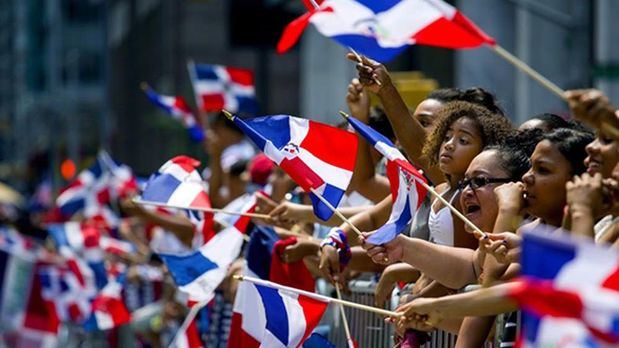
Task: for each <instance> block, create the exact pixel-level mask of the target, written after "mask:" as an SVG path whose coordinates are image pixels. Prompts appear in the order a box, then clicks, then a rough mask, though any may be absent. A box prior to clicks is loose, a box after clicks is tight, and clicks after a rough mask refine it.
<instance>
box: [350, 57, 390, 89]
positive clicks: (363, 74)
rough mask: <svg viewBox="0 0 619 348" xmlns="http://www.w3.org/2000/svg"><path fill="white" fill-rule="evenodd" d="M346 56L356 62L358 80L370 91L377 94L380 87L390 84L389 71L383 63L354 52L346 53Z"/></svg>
mask: <svg viewBox="0 0 619 348" xmlns="http://www.w3.org/2000/svg"><path fill="white" fill-rule="evenodd" d="M346 58H348V59H349V60H351V61H353V62H355V63H357V73H358V74H359V82H361V84H363V85H364V86H366V87H367V88H368V90H369V91H370V92H372V93H377V94H378V93H379V92H380V91H381V89H382V88H384V87H385V86H387V85H390V84H391V78H390V77H389V72H388V71H387V68H385V66H384V65H382V64H380V63H378V62H376V61H374V60H372V59H369V58H367V57H364V56H358V55H356V54H354V53H348V55H346ZM359 59H361V61H359Z"/></svg>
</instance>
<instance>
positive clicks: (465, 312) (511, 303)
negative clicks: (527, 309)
mask: <svg viewBox="0 0 619 348" xmlns="http://www.w3.org/2000/svg"><path fill="white" fill-rule="evenodd" d="M515 286H517V284H516V283H506V284H500V285H496V286H493V287H490V288H484V289H479V290H475V291H471V292H465V293H461V294H456V295H450V296H445V297H441V298H437V299H436V300H435V301H434V302H433V303H432V308H433V309H435V310H436V311H438V312H439V313H440V314H441V316H442V317H444V318H464V317H483V316H490V315H498V314H501V313H508V312H513V311H516V310H518V303H517V302H516V301H515V300H513V299H511V298H509V297H508V296H507V294H508V293H509V291H510V290H511V289H512V288H513V287H515Z"/></svg>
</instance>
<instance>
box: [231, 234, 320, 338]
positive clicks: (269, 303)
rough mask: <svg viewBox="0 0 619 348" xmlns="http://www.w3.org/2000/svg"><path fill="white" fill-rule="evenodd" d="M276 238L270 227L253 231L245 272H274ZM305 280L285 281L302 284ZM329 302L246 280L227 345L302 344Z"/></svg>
mask: <svg viewBox="0 0 619 348" xmlns="http://www.w3.org/2000/svg"><path fill="white" fill-rule="evenodd" d="M277 240H278V237H277V234H276V233H275V232H274V231H273V230H271V229H269V228H263V227H259V228H256V230H254V231H253V232H252V234H251V239H250V241H249V246H248V247H247V255H246V258H245V260H246V264H245V266H244V270H243V274H244V275H246V276H251V277H254V278H259V279H265V280H266V279H269V278H272V277H273V276H274V275H273V274H270V273H271V271H274V269H272V268H270V266H271V264H272V263H273V262H276V261H278V260H279V257H278V255H277V253H276V251H274V250H275V249H276V241H277ZM280 262H281V261H280ZM308 276H309V273H308ZM309 278H310V279H309V280H311V276H309ZM296 279H297V281H298V279H299V278H296ZM291 281H292V280H291ZM304 283H307V282H306V281H301V282H300V283H298V284H294V283H288V284H286V285H288V286H291V287H302V284H304ZM297 285H299V286H297ZM327 305H328V303H327V302H323V301H321V300H318V299H315V298H311V297H308V296H303V295H298V294H293V293H290V292H286V291H283V290H277V289H274V288H271V287H267V286H263V285H258V284H254V283H250V282H247V281H243V282H241V283H239V286H238V290H237V293H236V299H235V301H234V309H233V311H234V312H233V314H232V324H231V327H230V336H229V339H228V348H246V347H269V348H271V347H300V346H301V345H302V344H303V342H304V341H305V339H307V338H308V337H309V335H310V334H311V333H312V331H313V330H314V328H315V327H316V325H318V322H319V321H320V318H321V317H322V315H323V313H324V311H325V309H326V308H327Z"/></svg>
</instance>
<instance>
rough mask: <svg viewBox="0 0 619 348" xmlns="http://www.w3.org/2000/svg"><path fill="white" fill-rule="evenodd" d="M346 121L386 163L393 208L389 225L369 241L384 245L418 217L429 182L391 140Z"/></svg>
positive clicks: (378, 231)
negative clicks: (425, 185) (426, 185)
mask: <svg viewBox="0 0 619 348" xmlns="http://www.w3.org/2000/svg"><path fill="white" fill-rule="evenodd" d="M346 119H347V120H348V122H349V123H350V124H351V125H352V126H353V128H354V129H355V131H357V132H358V133H359V134H361V135H362V136H363V137H364V138H365V139H366V140H367V141H368V142H369V143H370V144H371V145H372V146H373V147H374V148H375V149H376V150H377V151H378V152H380V153H381V154H382V155H383V156H385V158H386V159H387V178H388V179H389V184H390V186H391V197H392V198H393V207H392V208H391V215H390V216H389V220H388V221H387V223H386V224H385V225H384V226H382V227H381V228H379V229H378V230H376V232H375V233H373V234H372V235H371V236H370V237H369V238H368V240H367V241H368V242H369V243H372V244H384V243H387V242H389V241H391V240H392V239H394V238H395V237H396V236H397V235H398V234H399V233H400V232H402V230H404V228H405V227H406V226H407V225H408V224H409V223H410V221H411V220H412V219H413V217H414V216H415V215H416V214H417V210H419V207H420V206H421V204H422V203H423V200H424V199H425V197H426V194H427V193H428V191H427V190H426V189H425V187H424V186H423V185H422V184H421V183H422V182H423V183H426V179H425V178H424V176H423V175H421V173H419V171H417V169H415V167H413V165H412V164H410V163H409V162H408V161H407V160H406V158H405V157H404V155H403V154H402V153H401V152H400V151H399V150H398V149H397V148H396V147H395V145H394V144H393V143H392V142H391V141H390V140H389V139H387V138H386V137H384V136H383V135H382V134H380V133H378V132H377V131H375V130H373V129H372V128H370V127H369V126H367V125H365V124H363V123H362V122H361V121H359V120H357V119H356V118H354V117H350V116H347V115H346Z"/></svg>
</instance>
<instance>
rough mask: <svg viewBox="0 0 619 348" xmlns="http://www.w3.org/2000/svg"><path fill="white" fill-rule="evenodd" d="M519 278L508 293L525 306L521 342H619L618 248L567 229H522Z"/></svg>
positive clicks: (575, 344) (548, 344) (546, 344)
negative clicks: (558, 231)
mask: <svg viewBox="0 0 619 348" xmlns="http://www.w3.org/2000/svg"><path fill="white" fill-rule="evenodd" d="M521 265H522V273H521V274H522V281H521V282H520V283H519V284H520V285H519V286H517V287H516V288H515V290H513V291H512V292H511V294H510V295H511V296H512V297H513V298H514V299H516V301H518V303H519V304H520V306H521V308H522V309H523V324H522V330H521V331H522V332H521V334H522V337H521V339H520V341H521V343H522V345H521V346H523V347H541V346H544V347H555V346H568V345H569V346H573V347H604V346H616V345H618V344H619V252H617V251H616V250H612V249H609V248H607V247H605V246H598V245H595V244H593V243H592V242H589V241H585V240H576V239H575V238H573V237H571V238H570V236H569V235H567V234H565V235H556V234H554V235H550V234H548V233H542V232H541V231H540V230H539V229H534V230H529V231H525V233H524V237H523V244H522V262H521Z"/></svg>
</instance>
